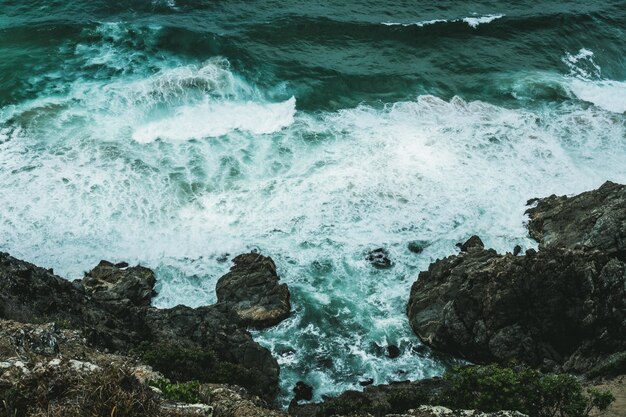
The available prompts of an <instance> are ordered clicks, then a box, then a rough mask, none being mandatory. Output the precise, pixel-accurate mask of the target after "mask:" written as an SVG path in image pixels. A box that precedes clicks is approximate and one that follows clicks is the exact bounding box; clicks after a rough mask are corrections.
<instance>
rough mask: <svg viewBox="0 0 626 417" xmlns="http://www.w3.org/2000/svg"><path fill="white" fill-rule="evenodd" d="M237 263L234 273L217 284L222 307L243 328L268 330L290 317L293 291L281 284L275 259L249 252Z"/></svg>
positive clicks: (236, 259) (228, 274)
mask: <svg viewBox="0 0 626 417" xmlns="http://www.w3.org/2000/svg"><path fill="white" fill-rule="evenodd" d="M233 263H234V265H233V267H232V268H231V269H230V272H229V273H227V274H226V275H224V276H223V277H221V278H220V279H219V280H218V281H217V286H216V288H215V291H216V293H217V301H218V303H219V304H221V305H223V306H224V307H225V308H226V309H228V310H229V311H231V312H232V313H234V316H235V317H236V319H237V320H238V322H239V323H240V324H241V325H242V326H251V327H255V328H265V327H269V326H273V325H275V324H278V323H280V322H281V321H283V320H284V319H286V318H287V317H289V314H290V312H291V303H290V302H289V298H290V296H289V289H288V288H287V285H286V284H279V280H280V278H279V277H278V275H277V274H276V265H275V264H274V261H273V260H272V258H269V257H267V256H263V255H260V254H257V253H247V254H244V255H239V256H237V257H236V258H235V259H233Z"/></svg>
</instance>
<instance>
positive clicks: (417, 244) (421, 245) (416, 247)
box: [407, 240, 428, 254]
mask: <svg viewBox="0 0 626 417" xmlns="http://www.w3.org/2000/svg"><path fill="white" fill-rule="evenodd" d="M427 247H428V242H426V241H425V240H413V241H411V242H409V244H408V245H407V248H408V249H409V251H410V252H413V253H415V254H420V253H422V252H424V249H426V248H427Z"/></svg>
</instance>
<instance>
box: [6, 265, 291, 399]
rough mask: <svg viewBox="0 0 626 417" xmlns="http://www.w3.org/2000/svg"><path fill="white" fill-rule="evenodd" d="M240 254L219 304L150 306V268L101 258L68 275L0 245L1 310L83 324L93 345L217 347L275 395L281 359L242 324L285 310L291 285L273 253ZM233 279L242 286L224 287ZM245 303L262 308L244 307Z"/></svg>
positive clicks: (12, 315)
mask: <svg viewBox="0 0 626 417" xmlns="http://www.w3.org/2000/svg"><path fill="white" fill-rule="evenodd" d="M236 259H237V262H236V265H235V267H234V268H233V271H231V272H230V273H229V274H227V276H226V277H224V278H223V279H221V280H220V282H221V283H222V284H223V287H222V289H221V291H220V294H221V295H222V296H221V297H220V298H221V299H220V302H219V303H218V304H216V305H213V306H207V307H200V308H195V309H193V308H189V307H185V306H177V307H174V308H170V309H156V308H153V307H150V306H149V301H150V298H151V297H152V295H154V290H153V287H154V284H155V279H154V274H153V273H152V271H150V270H149V269H147V268H143V267H139V266H138V267H133V268H127V267H124V265H120V266H116V265H113V264H111V263H109V262H105V261H103V262H100V264H99V265H98V266H97V267H96V268H94V270H92V271H91V272H88V273H87V274H86V276H85V278H84V279H83V280H82V282H81V281H76V282H70V281H67V280H64V279H63V278H60V277H58V276H55V275H53V274H52V273H51V272H50V271H48V270H45V269H43V268H39V267H37V266H35V265H32V264H29V263H27V262H23V261H20V260H17V259H15V258H13V257H11V256H10V255H8V254H5V253H0V318H4V319H11V320H16V321H21V322H25V323H41V322H51V321H55V322H57V323H63V324H64V326H67V327H71V328H75V329H78V330H80V331H81V332H82V333H83V334H84V335H85V337H86V338H87V341H88V342H89V343H90V344H91V345H92V346H95V347H98V348H101V349H107V350H109V351H111V352H122V353H125V352H129V351H132V350H135V349H137V348H138V347H139V345H140V344H144V345H145V344H146V343H147V344H153V345H155V346H167V345H173V346H178V347H180V346H182V347H185V348H190V349H196V350H197V351H200V352H202V351H206V352H211V353H214V354H215V356H216V360H217V361H222V362H225V363H226V364H233V365H235V366H240V367H241V369H242V372H243V371H245V372H246V375H248V376H249V375H252V376H253V378H252V377H246V378H247V379H249V388H250V389H251V391H252V392H254V393H256V394H259V395H261V396H263V397H264V398H266V399H273V397H274V395H275V394H276V392H277V391H278V374H279V367H278V363H277V362H276V360H275V359H274V358H273V357H272V356H271V354H270V352H269V351H268V350H267V349H265V348H263V347H261V346H260V345H259V344H257V343H256V342H255V341H254V340H252V337H251V336H250V334H249V333H248V331H247V330H246V329H245V327H244V326H246V325H255V326H256V327H265V326H269V325H271V324H275V323H277V322H279V321H280V320H282V319H283V318H285V317H286V316H287V315H288V314H289V291H288V289H287V287H286V286H285V285H278V284H277V281H278V277H277V276H276V273H275V269H274V267H273V265H274V264H273V261H272V260H271V259H270V258H268V257H264V256H261V255H258V254H249V255H242V256H240V257H238V258H236ZM228 282H232V283H235V286H237V287H239V288H238V289H235V290H233V291H230V290H226V288H225V287H228V286H227V285H226V286H224V283H228ZM247 297H249V298H247ZM257 303H258V304H257ZM242 306H245V308H247V309H249V310H252V311H255V312H257V314H256V315H245V314H243V315H242ZM276 306H279V307H276ZM276 308H279V309H280V312H279V313H277V312H276V311H277V310H276ZM260 311H262V312H265V313H264V314H260V313H258V312H260ZM233 317H237V318H238V319H235V320H233ZM189 366H197V364H196V365H194V364H189ZM238 382H239V383H240V384H241V383H244V382H245V381H244V382H242V381H238Z"/></svg>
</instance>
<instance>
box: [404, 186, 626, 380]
mask: <svg viewBox="0 0 626 417" xmlns="http://www.w3.org/2000/svg"><path fill="white" fill-rule="evenodd" d="M625 195H626V194H625V192H624V187H623V186H618V185H617V184H612V183H607V184H605V185H604V186H602V187H601V188H600V190H596V191H592V192H589V193H584V194H582V195H581V196H576V197H571V198H565V197H549V198H548V199H544V200H539V202H538V205H537V207H535V208H534V209H531V211H530V216H531V219H532V220H531V225H530V226H529V227H530V228H531V234H532V235H533V236H535V237H537V238H538V239H540V250H539V251H535V250H533V249H529V250H527V251H526V254H525V256H513V255H511V254H506V255H499V254H497V253H496V252H495V251H494V250H485V249H484V248H482V245H481V244H479V243H478V242H480V240H479V239H478V238H476V239H474V238H472V239H473V240H474V242H475V244H473V245H467V243H466V244H465V245H464V246H466V249H467V251H466V253H461V254H459V255H455V256H450V257H448V258H445V259H442V260H438V261H436V262H434V263H433V264H431V265H430V267H429V268H428V270H427V271H424V272H422V273H420V275H419V278H418V280H417V281H416V282H415V283H414V284H413V287H412V289H411V296H410V299H409V303H408V306H407V313H408V316H409V321H410V324H411V327H412V328H413V330H414V331H415V333H416V334H417V335H418V336H419V337H420V338H421V339H422V341H423V342H424V343H425V344H427V345H429V346H431V347H433V348H434V349H437V350H440V351H444V352H447V353H450V354H453V355H457V356H460V357H462V358H465V359H467V360H470V361H472V362H476V363H486V362H499V363H507V362H509V361H512V360H515V361H518V362H523V363H526V364H528V365H530V366H533V367H539V368H543V369H545V370H559V371H565V372H573V373H593V372H597V370H598V369H605V370H606V369H613V370H615V369H616V368H617V369H620V368H621V366H622V365H621V363H622V362H620V361H619V360H617V361H616V359H615V358H616V356H615V355H616V354H618V356H619V354H620V352H626V264H625V259H624V258H623V257H622V256H621V254H622V252H621V250H622V249H621V248H622V246H620V245H622V244H623V238H622V237H623V236H626V223H624V222H623V221H622V220H623V217H622V215H623V214H624V210H625V209H626V206H625V205H624V204H622V203H623V198H624V197H625ZM566 220H567V221H569V222H571V223H572V224H573V225H574V226H570V225H568V223H567V222H566ZM609 226H610V227H609ZM603 236H606V237H603ZM472 239H470V240H472ZM625 363H626V361H625ZM613 372H614V371H613Z"/></svg>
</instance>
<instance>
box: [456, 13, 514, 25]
mask: <svg viewBox="0 0 626 417" xmlns="http://www.w3.org/2000/svg"><path fill="white" fill-rule="evenodd" d="M503 17H504V15H503V14H488V15H486V16H479V17H476V16H472V17H466V18H464V19H463V21H464V22H465V23H467V24H468V25H470V26H471V27H473V28H477V27H478V26H479V25H482V24H484V23H491V22H493V21H494V20H496V19H500V18H503Z"/></svg>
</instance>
